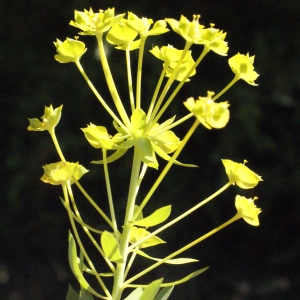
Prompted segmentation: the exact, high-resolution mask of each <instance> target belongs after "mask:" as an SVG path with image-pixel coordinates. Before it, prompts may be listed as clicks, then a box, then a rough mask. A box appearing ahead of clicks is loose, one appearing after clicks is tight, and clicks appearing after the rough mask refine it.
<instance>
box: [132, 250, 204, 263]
mask: <svg viewBox="0 0 300 300" xmlns="http://www.w3.org/2000/svg"><path fill="white" fill-rule="evenodd" d="M133 251H134V252H136V253H137V254H139V255H141V256H143V257H146V258H148V259H152V260H155V261H161V260H162V259H161V258H155V257H152V256H150V255H148V254H146V253H145V252H143V251H141V250H138V249H136V250H133ZM197 261H198V260H197V259H193V258H173V259H168V260H166V261H165V263H166V264H170V265H183V264H189V263H193V262H197Z"/></svg>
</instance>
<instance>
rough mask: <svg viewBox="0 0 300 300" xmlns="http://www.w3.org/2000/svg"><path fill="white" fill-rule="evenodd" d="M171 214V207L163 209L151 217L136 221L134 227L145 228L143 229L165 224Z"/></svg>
mask: <svg viewBox="0 0 300 300" xmlns="http://www.w3.org/2000/svg"><path fill="white" fill-rule="evenodd" d="M170 214H171V205H168V206H164V207H161V208H159V209H157V210H156V211H155V212H154V213H153V214H151V215H150V216H148V217H146V218H144V219H141V220H138V221H135V222H134V225H138V226H143V227H151V226H155V225H158V224H160V223H162V222H164V221H165V220H166V219H167V218H168V217H169V216H170Z"/></svg>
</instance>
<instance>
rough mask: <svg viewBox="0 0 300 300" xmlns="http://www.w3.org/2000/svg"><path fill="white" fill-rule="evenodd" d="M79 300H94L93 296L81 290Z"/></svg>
mask: <svg viewBox="0 0 300 300" xmlns="http://www.w3.org/2000/svg"><path fill="white" fill-rule="evenodd" d="M79 300H94V297H93V295H92V294H91V293H90V292H88V291H87V290H85V289H81V291H80V295H79Z"/></svg>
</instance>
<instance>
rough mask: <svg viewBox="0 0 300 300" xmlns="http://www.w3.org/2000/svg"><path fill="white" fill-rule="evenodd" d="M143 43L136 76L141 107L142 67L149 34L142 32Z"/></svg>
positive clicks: (138, 104)
mask: <svg viewBox="0 0 300 300" xmlns="http://www.w3.org/2000/svg"><path fill="white" fill-rule="evenodd" d="M140 38H141V44H140V50H139V58H138V67H137V74H136V75H137V77H136V108H140V107H141V88H142V67H143V57H144V49H145V42H146V38H147V35H143V34H140Z"/></svg>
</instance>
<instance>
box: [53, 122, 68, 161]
mask: <svg viewBox="0 0 300 300" xmlns="http://www.w3.org/2000/svg"><path fill="white" fill-rule="evenodd" d="M49 133H50V136H51V138H52V141H53V143H54V146H55V149H56V151H57V153H58V156H59V157H60V159H61V161H66V159H65V157H64V155H63V153H62V151H61V149H60V146H59V143H58V140H57V138H56V134H55V130H54V128H53V129H52V130H49Z"/></svg>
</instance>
